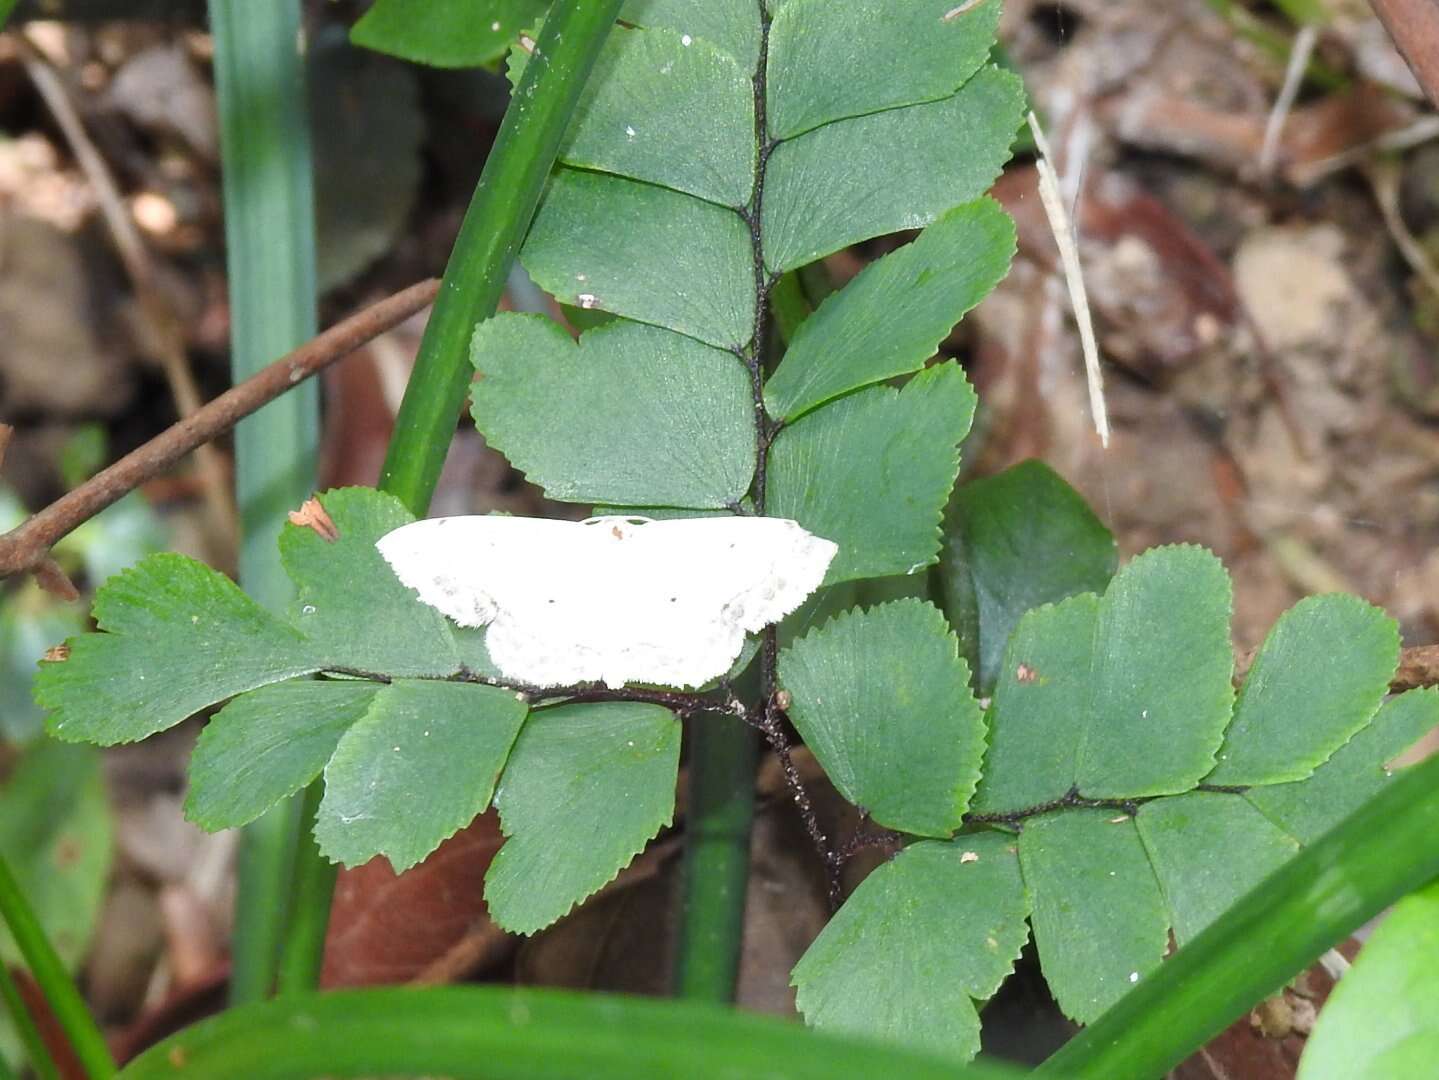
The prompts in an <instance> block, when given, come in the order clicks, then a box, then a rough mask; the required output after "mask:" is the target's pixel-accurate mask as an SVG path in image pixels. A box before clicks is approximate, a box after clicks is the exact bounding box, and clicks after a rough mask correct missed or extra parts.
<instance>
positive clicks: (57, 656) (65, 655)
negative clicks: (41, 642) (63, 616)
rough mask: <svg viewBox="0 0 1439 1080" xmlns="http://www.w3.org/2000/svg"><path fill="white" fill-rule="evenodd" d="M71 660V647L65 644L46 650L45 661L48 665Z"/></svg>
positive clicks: (52, 646)
mask: <svg viewBox="0 0 1439 1080" xmlns="http://www.w3.org/2000/svg"><path fill="white" fill-rule="evenodd" d="M69 659H70V646H69V645H66V644H64V643H63V642H62V643H61V644H59V645H51V646H50V647H49V648H48V649H46V650H45V656H44V660H45V662H46V663H47V664H59V663H63V662H64V661H66V660H69Z"/></svg>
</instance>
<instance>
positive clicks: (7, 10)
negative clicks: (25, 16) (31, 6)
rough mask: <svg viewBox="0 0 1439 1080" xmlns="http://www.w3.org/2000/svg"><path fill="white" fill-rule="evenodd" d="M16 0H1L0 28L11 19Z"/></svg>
mask: <svg viewBox="0 0 1439 1080" xmlns="http://www.w3.org/2000/svg"><path fill="white" fill-rule="evenodd" d="M15 3H16V0H0V30H3V29H4V28H5V24H6V23H7V22H9V21H10V15H11V14H12V13H13V12H14V10H15Z"/></svg>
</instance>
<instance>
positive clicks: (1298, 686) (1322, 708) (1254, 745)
mask: <svg viewBox="0 0 1439 1080" xmlns="http://www.w3.org/2000/svg"><path fill="white" fill-rule="evenodd" d="M1398 663H1399V626H1398V624H1397V623H1395V621H1394V620H1393V619H1391V618H1389V616H1387V615H1385V614H1384V612H1383V611H1381V610H1380V609H1379V608H1376V607H1373V606H1371V605H1369V604H1366V603H1365V602H1364V601H1363V600H1360V599H1359V598H1358V597H1357V596H1311V597H1308V598H1306V599H1304V600H1301V601H1299V603H1297V604H1295V605H1294V607H1292V608H1291V609H1290V610H1289V611H1287V612H1285V613H1284V614H1283V615H1282V616H1280V618H1279V621H1278V622H1276V623H1275V624H1274V628H1273V629H1272V630H1270V631H1269V636H1268V637H1266V638H1265V639H1264V645H1263V646H1262V647H1261V648H1260V650H1259V653H1258V655H1256V656H1255V658H1254V664H1253V666H1252V667H1251V668H1250V669H1249V675H1248V677H1247V678H1246V679H1245V680H1244V688H1243V689H1242V690H1241V691H1240V693H1239V700H1238V702H1236V703H1235V706H1234V720H1233V722H1232V723H1231V724H1230V725H1229V730H1228V731H1227V732H1226V733H1225V736H1224V745H1223V746H1222V747H1221V748H1220V751H1219V764H1218V765H1216V766H1215V768H1214V771H1213V772H1212V773H1210V774H1209V776H1207V777H1206V778H1205V780H1206V782H1207V783H1210V784H1223V785H1228V786H1241V785H1250V784H1277V783H1283V782H1285V781H1288V780H1302V779H1304V778H1305V777H1306V776H1308V775H1310V774H1311V773H1312V772H1313V771H1314V768H1315V766H1317V765H1319V764H1320V763H1322V762H1324V761H1325V760H1327V759H1328V758H1329V757H1330V755H1332V754H1333V753H1334V751H1336V750H1337V749H1339V747H1341V746H1343V745H1344V744H1345V743H1346V742H1348V741H1349V739H1350V737H1351V736H1352V735H1353V734H1354V733H1355V732H1356V731H1358V730H1359V729H1360V728H1362V727H1363V726H1364V725H1365V724H1367V723H1368V722H1369V720H1370V719H1371V718H1372V717H1373V716H1374V713H1375V712H1376V711H1378V709H1379V705H1380V703H1381V702H1383V700H1384V695H1385V694H1387V693H1388V692H1389V680H1390V679H1391V678H1393V676H1394V669H1395V667H1396V666H1397V665H1398Z"/></svg>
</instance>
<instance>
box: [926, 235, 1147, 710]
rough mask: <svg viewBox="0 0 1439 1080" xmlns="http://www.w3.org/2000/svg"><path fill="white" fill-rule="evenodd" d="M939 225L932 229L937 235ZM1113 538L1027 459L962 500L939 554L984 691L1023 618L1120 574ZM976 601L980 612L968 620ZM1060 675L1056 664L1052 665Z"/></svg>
mask: <svg viewBox="0 0 1439 1080" xmlns="http://www.w3.org/2000/svg"><path fill="white" fill-rule="evenodd" d="M937 227H938V226H931V227H930V228H931V230H933V229H934V228H937ZM1117 561H1118V560H1117V557H1116V552H1115V545H1114V536H1113V535H1112V534H1111V533H1110V531H1109V530H1108V529H1106V528H1105V527H1104V525H1103V523H1102V522H1100V520H1099V519H1098V518H1097V517H1095V516H1094V511H1093V510H1091V509H1090V508H1089V504H1088V503H1086V502H1085V501H1084V498H1083V497H1082V496H1081V495H1080V494H1079V493H1078V492H1077V491H1075V490H1074V489H1073V488H1072V487H1070V486H1069V485H1068V484H1066V483H1065V482H1064V480H1063V478H1061V477H1060V476H1059V474H1058V473H1056V472H1055V471H1054V470H1053V469H1051V468H1050V467H1049V466H1048V465H1045V464H1044V463H1043V462H1040V461H1025V462H1021V463H1020V464H1018V465H1015V466H1014V467H1013V468H1010V469H1006V470H1005V471H1004V472H1002V473H999V474H998V475H996V476H990V477H986V478H984V479H982V480H976V481H974V482H973V483H970V484H965V485H964V486H963V487H961V488H959V489H958V490H957V491H956V492H955V493H954V501H953V503H951V505H950V515H949V519H948V521H947V522H946V529H945V546H944V552H943V553H942V554H941V556H940V570H941V581H942V583H943V588H944V595H945V604H944V607H945V609H946V614H948V615H949V618H950V621H951V623H953V624H954V625H955V627H956V628H958V629H959V630H960V636H961V637H962V638H967V637H977V639H978V642H979V651H978V655H979V672H978V686H977V688H978V690H979V692H980V693H981V694H987V693H990V692H992V691H993V689H994V685H995V681H996V680H997V679H998V677H999V665H1000V659H1001V658H1002V657H1003V655H1004V649H1005V645H1006V644H1007V643H1008V642H1009V639H1010V635H1011V634H1012V633H1013V632H1014V628H1015V625H1016V624H1017V623H1018V622H1019V618H1020V616H1021V615H1023V614H1024V613H1025V612H1026V611H1029V610H1030V609H1032V608H1036V607H1039V606H1040V605H1041V604H1047V603H1054V602H1057V601H1059V600H1063V599H1065V598H1066V597H1069V596H1074V595H1075V594H1077V593H1084V592H1093V593H1102V592H1103V591H1104V589H1105V587H1106V586H1107V585H1108V584H1109V579H1110V578H1112V577H1113V576H1114V570H1115V566H1116V564H1117ZM971 592H972V594H973V598H974V601H973V605H972V611H973V615H972V617H971V618H969V619H965V618H963V617H962V616H961V612H962V611H963V609H964V599H963V597H965V596H967V595H969V594H970V593H971ZM1048 667H1049V669H1050V671H1051V672H1052V671H1053V668H1054V665H1053V663H1051V664H1049V665H1048Z"/></svg>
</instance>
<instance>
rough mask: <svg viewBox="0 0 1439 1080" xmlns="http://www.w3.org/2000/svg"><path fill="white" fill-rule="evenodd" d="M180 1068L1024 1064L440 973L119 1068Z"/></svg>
mask: <svg viewBox="0 0 1439 1080" xmlns="http://www.w3.org/2000/svg"><path fill="white" fill-rule="evenodd" d="M177 1062H183V1067H181V1066H177V1064H176V1063H177ZM177 1068H182V1071H180V1072H177ZM180 1075H184V1076H193V1077H204V1080H292V1078H294V1077H297V1076H327V1077H362V1076H447V1077H452V1078H454V1080H562V1078H570V1077H576V1076H582V1077H585V1080H633V1078H634V1077H684V1078H685V1080H721V1078H723V1077H736V1076H763V1077H767V1078H769V1080H832V1078H834V1077H845V1076H894V1077H904V1078H905V1080H956V1078H960V1080H1014V1078H1017V1077H1019V1076H1022V1075H1023V1074H1022V1073H1021V1072H1019V1071H1018V1070H1015V1069H1011V1068H1008V1067H1004V1066H999V1065H991V1064H977V1065H972V1066H970V1067H969V1068H967V1069H966V1068H965V1067H964V1066H962V1065H958V1064H956V1063H954V1062H953V1061H946V1060H945V1059H943V1058H934V1057H928V1056H926V1055H923V1054H919V1053H916V1052H915V1051H912V1050H910V1049H908V1048H906V1047H903V1046H895V1045H888V1046H886V1045H884V1044H883V1043H874V1042H864V1041H859V1040H851V1039H846V1038H840V1037H838V1036H834V1035H823V1034H820V1033H818V1032H813V1031H806V1030H805V1029H804V1028H802V1027H800V1026H799V1025H798V1024H791V1023H788V1022H785V1021H782V1020H776V1019H774V1018H772V1017H763V1016H754V1015H750V1014H746V1013H740V1012H736V1011H734V1010H731V1009H721V1008H716V1007H714V1006H709V1005H700V1004H698V1003H693V1002H675V1001H663V1000H645V999H642V998H624V997H615V996H611V995H606V994H576V993H568V992H564V991H558V990H532V989H527V990H513V989H508V988H500V987H492V986H485V987H480V986H445V987H427V988H425V989H413V988H412V989H400V990H396V989H390V990H359V991H355V990H347V991H338V992H335V993H328V994H305V995H303V996H301V997H295V998H285V999H283V1000H279V1001H267V1002H263V1003H260V1004H256V1005H247V1006H244V1007H242V1008H239V1009H231V1010H230V1011H229V1012H226V1013H222V1014H221V1015H219V1016H217V1017H214V1018H212V1019H210V1020H205V1021H202V1022H201V1023H199V1024H196V1025H195V1026H194V1027H191V1028H188V1029H186V1030H185V1031H182V1032H181V1033H180V1034H178V1035H175V1036H172V1037H171V1038H169V1039H166V1040H165V1041H164V1042H162V1043H160V1044H159V1045H158V1046H154V1047H151V1048H150V1049H149V1050H147V1051H146V1052H145V1053H144V1054H142V1055H140V1057H138V1058H136V1059H135V1060H134V1061H133V1062H131V1064H130V1065H129V1066H128V1067H127V1068H126V1069H125V1072H124V1074H123V1076H124V1080H174V1078H175V1077H177V1076H180Z"/></svg>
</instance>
